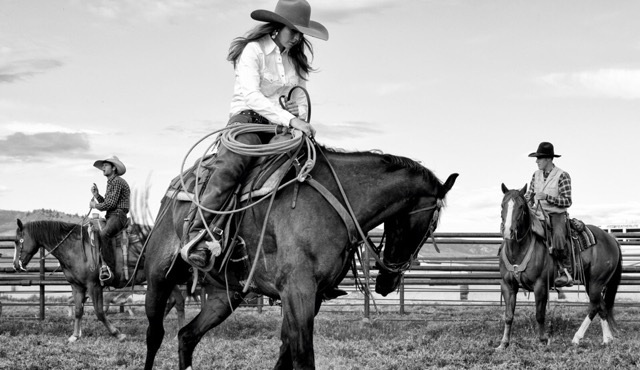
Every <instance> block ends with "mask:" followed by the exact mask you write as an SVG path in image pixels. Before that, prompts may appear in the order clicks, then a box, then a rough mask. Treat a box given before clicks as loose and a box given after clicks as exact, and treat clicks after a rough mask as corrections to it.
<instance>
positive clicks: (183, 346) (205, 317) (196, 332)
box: [178, 290, 243, 369]
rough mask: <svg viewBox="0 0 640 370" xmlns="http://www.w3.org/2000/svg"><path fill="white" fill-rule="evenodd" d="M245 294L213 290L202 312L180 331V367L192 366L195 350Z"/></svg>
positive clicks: (229, 313)
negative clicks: (207, 333) (201, 340)
mask: <svg viewBox="0 0 640 370" xmlns="http://www.w3.org/2000/svg"><path fill="white" fill-rule="evenodd" d="M242 297H243V295H242V294H241V293H238V292H229V295H227V292H226V291H225V290H216V291H215V292H212V293H211V294H210V295H209V297H208V298H207V301H206V302H205V304H204V307H203V308H202V310H201V311H200V313H199V314H198V315H197V316H196V317H195V318H194V319H193V320H191V322H190V323H188V324H187V325H185V326H184V327H182V329H180V331H179V332H178V356H179V358H180V369H188V368H191V365H192V362H193V351H194V350H195V348H196V346H197V345H198V343H199V342H200V339H202V336H204V335H205V333H206V332H207V331H209V330H210V329H211V328H213V327H215V326H217V325H218V324H220V323H221V322H223V321H224V320H225V319H226V318H227V317H229V315H231V313H233V310H235V309H236V308H237V307H238V306H239V305H240V303H242Z"/></svg>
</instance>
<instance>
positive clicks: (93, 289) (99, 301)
mask: <svg viewBox="0 0 640 370" xmlns="http://www.w3.org/2000/svg"><path fill="white" fill-rule="evenodd" d="M89 294H90V295H91V300H92V301H93V309H94V310H95V311H96V317H97V318H98V320H100V322H102V324H104V326H105V328H107V330H108V331H109V334H111V335H113V336H114V337H116V338H118V340H119V341H121V342H122V341H123V340H125V338H126V337H127V336H126V335H125V334H122V333H121V332H120V330H118V328H116V327H115V326H113V324H112V323H111V322H110V321H109V320H108V319H107V316H106V315H105V314H104V301H103V298H102V287H101V286H97V285H94V286H90V287H89Z"/></svg>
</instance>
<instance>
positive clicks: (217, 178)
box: [185, 133, 262, 267]
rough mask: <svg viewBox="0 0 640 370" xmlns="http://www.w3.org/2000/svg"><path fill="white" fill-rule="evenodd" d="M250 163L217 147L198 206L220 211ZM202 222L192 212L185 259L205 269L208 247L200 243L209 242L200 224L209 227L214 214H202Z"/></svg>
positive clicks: (255, 140)
mask: <svg viewBox="0 0 640 370" xmlns="http://www.w3.org/2000/svg"><path fill="white" fill-rule="evenodd" d="M236 140H237V141H238V142H241V143H243V144H249V145H257V144H261V143H262V141H261V139H260V137H259V136H258V135H256V134H252V133H249V134H243V135H240V136H238V137H236ZM251 161H252V157H249V156H244V155H240V154H238V153H235V152H232V151H230V150H229V149H227V148H225V147H224V146H220V148H219V149H218V154H217V156H216V159H215V160H214V161H213V163H212V167H213V173H212V174H211V177H210V179H209V182H208V183H207V186H206V188H205V190H204V193H203V194H202V195H201V196H200V205H201V206H203V207H206V208H208V209H213V210H220V209H221V208H222V207H223V206H224V204H225V203H226V201H227V199H228V198H229V196H230V194H231V192H232V191H233V189H234V188H235V187H236V185H237V183H238V180H239V179H240V178H241V177H242V175H243V174H244V172H245V170H246V169H247V167H248V166H249V164H250V163H251ZM203 215H204V219H203V218H202V217H201V216H200V214H199V213H198V212H196V214H195V217H194V219H193V223H192V224H191V226H190V227H189V231H188V239H187V240H188V242H187V243H186V245H185V247H187V248H190V247H191V246H192V245H195V247H193V249H192V252H191V253H190V254H189V259H190V260H191V262H193V263H194V264H195V265H197V266H202V267H204V266H206V265H207V263H208V261H209V258H210V257H211V256H210V255H209V253H210V252H209V248H207V247H206V246H205V245H204V243H206V242H213V241H212V240H211V238H210V237H209V236H208V234H207V233H206V232H204V233H201V231H202V230H203V229H204V225H205V224H206V225H209V224H210V223H211V221H212V220H213V218H214V217H215V215H214V214H212V213H209V212H206V211H203Z"/></svg>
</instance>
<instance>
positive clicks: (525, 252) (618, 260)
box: [498, 184, 622, 349]
mask: <svg viewBox="0 0 640 370" xmlns="http://www.w3.org/2000/svg"><path fill="white" fill-rule="evenodd" d="M526 191H527V186H526V185H525V186H524V187H523V188H522V189H520V190H509V189H507V187H506V186H505V185H504V184H502V192H503V193H504V198H503V199H502V234H503V238H504V243H503V245H502V252H503V254H501V258H500V275H501V276H502V281H501V287H502V295H503V296H504V299H505V303H506V305H505V324H504V335H503V337H502V341H501V342H500V346H499V347H498V349H505V348H507V347H508V346H509V342H510V340H511V326H512V324H513V313H514V311H515V308H516V295H517V294H518V289H519V287H520V285H522V286H523V287H524V288H525V289H527V290H529V291H533V292H534V296H535V302H536V321H537V322H538V334H539V340H540V342H541V343H544V344H548V343H549V338H548V336H547V334H546V332H545V328H544V322H545V314H546V306H547V300H548V297H549V289H550V282H551V283H553V281H554V279H555V277H556V274H557V268H556V267H555V264H554V261H553V258H552V257H551V255H550V254H549V253H548V251H547V248H546V246H545V243H544V241H543V240H542V238H541V237H539V236H538V235H536V233H534V232H532V229H533V228H532V221H533V220H532V215H531V214H530V211H529V206H528V205H527V202H526V201H525V198H524V194H525V193H526ZM587 227H588V228H589V230H591V232H592V233H593V235H594V236H595V238H596V241H597V243H596V244H595V245H593V246H591V247H590V248H588V249H586V250H584V251H583V252H581V253H578V254H577V255H576V257H577V258H576V260H577V263H576V270H577V272H578V276H580V277H583V278H584V280H583V284H584V286H585V290H586V292H587V295H588V296H589V302H590V304H589V313H588V314H587V317H586V318H585V319H584V322H583V323H582V325H581V326H580V329H579V330H578V331H577V332H576V334H575V335H574V337H573V343H574V344H578V343H579V342H580V340H581V339H582V337H583V336H584V333H585V331H586V330H587V328H588V327H589V324H590V323H591V321H592V320H593V318H594V317H595V316H596V314H598V315H600V319H601V323H602V339H603V342H604V343H605V344H606V343H609V342H611V341H612V340H613V334H612V331H611V329H615V320H614V317H613V305H614V303H615V298H616V293H617V292H618V285H619V284H620V279H621V277H622V253H621V251H620V245H619V244H618V242H617V241H616V239H615V238H614V237H613V236H611V235H610V234H608V233H607V232H605V231H603V230H602V229H600V228H598V227H596V226H592V225H588V226H587Z"/></svg>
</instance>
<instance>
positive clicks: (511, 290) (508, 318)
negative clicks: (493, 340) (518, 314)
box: [496, 279, 518, 350]
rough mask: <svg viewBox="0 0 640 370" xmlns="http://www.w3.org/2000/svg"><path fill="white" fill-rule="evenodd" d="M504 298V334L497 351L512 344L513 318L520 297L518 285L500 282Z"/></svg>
mask: <svg viewBox="0 0 640 370" xmlns="http://www.w3.org/2000/svg"><path fill="white" fill-rule="evenodd" d="M500 288H501V290H502V296H503V297H504V302H505V305H504V333H503V334H502V340H501V341H500V345H499V346H498V347H497V348H496V349H497V350H503V349H506V348H507V347H509V343H510V342H511V328H512V326H513V317H514V312H515V310H516V297H517V295H518V284H517V283H515V284H513V282H509V283H508V282H506V281H504V279H502V281H501V282H500Z"/></svg>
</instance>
